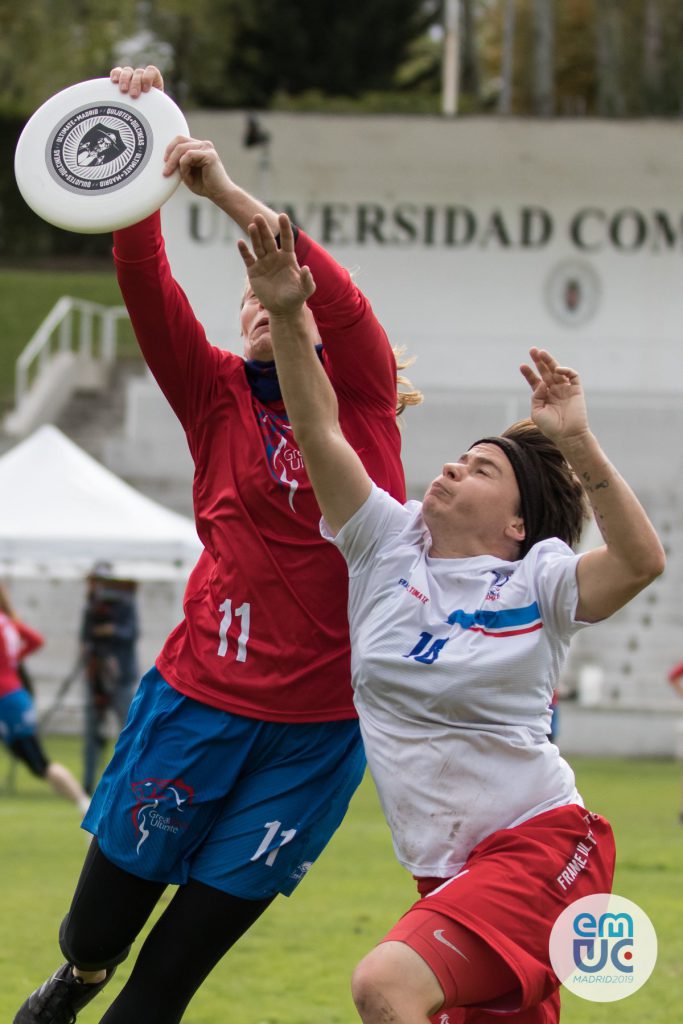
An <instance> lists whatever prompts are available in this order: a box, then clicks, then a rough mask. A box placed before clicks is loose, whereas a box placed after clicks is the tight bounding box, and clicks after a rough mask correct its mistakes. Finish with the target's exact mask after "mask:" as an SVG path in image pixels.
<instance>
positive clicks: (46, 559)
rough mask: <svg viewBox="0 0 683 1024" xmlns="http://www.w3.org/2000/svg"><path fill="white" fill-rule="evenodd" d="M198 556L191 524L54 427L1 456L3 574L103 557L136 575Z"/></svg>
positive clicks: (185, 563)
mask: <svg viewBox="0 0 683 1024" xmlns="http://www.w3.org/2000/svg"><path fill="white" fill-rule="evenodd" d="M200 551H201V544H200V542H199V539H198V538H197V533H196V530H195V527H194V523H193V522H192V521H191V520H190V519H188V518H187V517H185V516H181V515H178V513H176V512H172V511H170V510H169V509H167V508H164V507H163V506H162V505H159V504H158V503H157V502H155V501H152V500H151V499H150V498H147V497H145V496H144V495H143V494H140V493H139V492H138V491H136V490H135V489H134V488H133V487H131V486H129V484H127V483H125V482H124V481H123V480H120V479H119V477H117V476H116V475H115V474H114V473H112V472H110V470H108V469H106V468H105V467H104V466H102V465H100V463H99V462H97V461H96V460H95V459H93V458H91V456H90V455H88V454H87V453H86V452H84V451H83V450H82V449H81V448H79V447H78V445H76V444H74V443H73V442H72V441H70V440H69V439H68V438H67V437H66V436H65V435H64V434H63V433H62V432H61V431H60V430H58V429H57V428H56V427H54V426H51V425H46V426H43V427H40V428H39V429H38V430H36V431H35V433H34V434H32V435H31V436H30V437H28V438H26V440H24V441H22V442H21V443H20V444H17V445H16V446H15V447H14V448H12V449H11V450H10V451H9V452H7V453H6V454H5V455H3V456H2V457H0V569H2V568H6V569H9V568H11V567H12V566H15V567H16V566H17V565H18V564H19V563H34V564H35V563H40V564H42V565H44V566H45V567H49V568H51V569H54V568H55V567H56V565H59V564H61V565H64V566H67V565H69V566H71V567H72V568H76V567H85V566H87V565H89V564H91V563H92V562H93V561H94V560H96V559H107V560H108V561H110V562H112V563H113V565H114V566H115V568H116V570H117V572H119V573H120V572H121V570H122V569H123V566H124V565H125V566H126V574H127V575H132V576H137V577H140V576H149V575H154V574H155V573H153V572H151V571H150V569H151V565H152V564H155V565H157V566H160V563H164V564H165V565H166V566H168V567H169V568H170V567H171V566H175V567H177V568H181V567H183V568H184V569H185V570H187V568H188V567H189V566H190V565H191V564H192V563H193V562H194V561H195V560H196V559H197V557H198V555H199V553H200ZM144 564H146V566H147V568H146V569H145V568H144V567H143V566H144ZM135 566H137V567H138V570H139V571H136V569H135Z"/></svg>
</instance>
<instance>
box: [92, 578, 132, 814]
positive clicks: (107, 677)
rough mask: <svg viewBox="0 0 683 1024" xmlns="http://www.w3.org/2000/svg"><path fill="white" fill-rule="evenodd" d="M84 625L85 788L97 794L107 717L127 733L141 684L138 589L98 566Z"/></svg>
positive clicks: (130, 582)
mask: <svg viewBox="0 0 683 1024" xmlns="http://www.w3.org/2000/svg"><path fill="white" fill-rule="evenodd" d="M86 587H87V592H86V600H85V606H84V608H83V618H82V621H81V633H80V639H81V651H82V656H83V667H84V674H85V722H84V749H83V757H84V764H83V786H84V788H85V790H86V792H88V793H90V794H92V792H93V790H94V789H95V784H96V782H97V779H98V777H99V768H100V761H101V759H102V755H103V753H104V750H105V747H106V742H107V737H106V724H107V713H108V711H110V710H111V711H113V712H114V715H115V717H116V720H117V722H118V725H119V731H120V730H121V729H123V726H124V725H125V723H126V718H127V717H128V709H129V708H130V703H131V701H132V699H133V696H134V694H135V690H136V688H137V684H138V662H137V655H136V643H137V639H138V635H139V628H138V612H137V603H136V596H135V583H133V582H132V581H130V580H120V579H116V577H115V576H114V573H113V570H112V566H111V563H110V562H106V561H100V562H96V563H95V565H94V566H93V569H92V572H91V573H90V575H89V576H88V578H87V580H86Z"/></svg>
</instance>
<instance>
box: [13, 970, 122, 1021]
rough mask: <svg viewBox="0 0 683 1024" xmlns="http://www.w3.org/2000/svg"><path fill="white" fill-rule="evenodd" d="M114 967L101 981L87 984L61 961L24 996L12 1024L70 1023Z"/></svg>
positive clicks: (93, 995)
mask: <svg viewBox="0 0 683 1024" xmlns="http://www.w3.org/2000/svg"><path fill="white" fill-rule="evenodd" d="M115 970H116V968H115V967H112V968H111V969H110V970H108V971H107V976H106V978H105V979H104V981H98V982H97V983H96V984H95V985H87V984H86V983H85V982H83V981H81V980H80V978H77V977H76V976H75V975H74V974H73V972H72V970H71V964H62V966H61V967H60V968H59V969H58V970H56V971H55V973H54V974H53V975H52V977H51V978H48V979H47V981H46V982H44V983H43V984H42V985H41V986H40V988H37V989H36V990H35V992H33V993H32V995H30V996H29V997H28V999H27V1000H26V1002H25V1003H24V1005H23V1006H22V1007H21V1009H20V1010H19V1011H18V1012H17V1015H16V1017H15V1018H14V1021H13V1024H74V1021H75V1020H76V1016H77V1014H78V1012H79V1010H82V1009H83V1007H84V1006H87V1004H88V1003H89V1002H90V1000H91V999H94V998H95V996H96V995H97V993H98V992H101V991H102V989H103V988H104V986H105V985H106V984H107V982H108V981H109V980H110V978H111V977H112V975H113V974H114V971H115Z"/></svg>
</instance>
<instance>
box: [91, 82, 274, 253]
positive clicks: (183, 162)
mask: <svg viewBox="0 0 683 1024" xmlns="http://www.w3.org/2000/svg"><path fill="white" fill-rule="evenodd" d="M109 77H110V78H111V80H112V82H114V84H115V85H118V87H119V89H120V90H121V92H124V93H126V94H127V95H128V96H130V97H131V99H136V98H137V97H138V96H139V95H140V93H143V92H149V91H150V89H160V90H161V91H163V88H164V79H163V76H162V74H161V72H160V71H159V69H158V68H157V67H155V66H154V65H153V64H148V65H147V67H145V68H131V67H124V68H120V67H117V68H112V70H111V72H110V76H109ZM164 161H165V163H164V174H165V175H166V176H168V175H171V174H173V173H174V172H175V171H176V170H178V171H180V177H181V178H182V180H183V182H184V184H185V185H187V187H188V188H189V190H190V191H191V192H193V193H194V194H195V195H197V196H205V197H206V198H207V199H210V200H211V202H212V203H215V205H216V206H218V208H219V209H221V210H223V212H224V213H226V214H227V215H228V217H230V218H231V219H232V220H234V221H235V223H236V224H237V225H238V226H239V227H240V228H241V229H242V231H244V232H245V233H246V231H247V228H248V227H249V224H250V223H251V221H252V220H253V219H254V217H255V216H256V214H257V213H258V214H261V216H263V217H265V219H266V221H267V222H268V224H269V225H270V228H271V230H272V231H273V232H274V233H275V232H277V230H278V227H277V214H276V213H274V212H273V210H271V209H270V207H268V206H266V205H265V203H262V202H260V201H259V200H258V199H255V198H254V196H251V195H249V193H248V192H245V191H244V189H242V188H240V187H239V185H236V184H235V182H234V181H233V180H232V178H230V176H229V175H228V173H227V171H226V170H225V167H224V166H223V164H222V163H221V160H220V157H219V156H218V153H217V152H216V150H215V148H214V145H213V143H212V142H209V141H208V140H200V139H191V138H188V137H187V136H185V135H177V136H176V137H175V138H174V139H173V140H172V141H171V142H169V144H168V146H167V147H166V152H165V153H164Z"/></svg>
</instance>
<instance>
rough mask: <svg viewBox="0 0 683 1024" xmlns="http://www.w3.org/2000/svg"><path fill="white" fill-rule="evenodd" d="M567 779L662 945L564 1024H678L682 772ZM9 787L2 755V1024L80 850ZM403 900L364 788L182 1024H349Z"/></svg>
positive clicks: (46, 937)
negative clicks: (639, 973)
mask: <svg viewBox="0 0 683 1024" xmlns="http://www.w3.org/2000/svg"><path fill="white" fill-rule="evenodd" d="M46 746H47V747H48V750H49V752H50V754H51V756H53V757H54V758H55V759H57V760H62V761H64V762H65V763H67V764H69V765H70V766H71V767H72V768H73V769H74V770H76V771H77V770H78V758H79V749H78V744H77V742H76V741H75V740H72V739H65V738H51V739H48V741H47V743H46ZM574 768H575V770H576V773H577V777H578V781H579V786H580V789H581V791H582V792H583V794H584V797H585V799H586V802H587V804H588V805H589V806H590V807H591V808H592V809H593V810H597V811H600V812H601V813H603V814H606V815H607V816H608V817H609V818H610V820H611V821H612V823H613V826H614V830H615V833H616V836H617V848H618V861H617V863H618V867H617V877H616V883H615V891H616V892H617V893H619V894H620V895H622V896H626V897H628V898H629V899H631V900H634V901H635V902H636V903H638V904H639V905H640V906H641V907H642V908H643V909H644V910H645V911H646V912H647V913H648V914H649V915H650V917H651V919H652V921H653V923H654V925H655V928H656V930H657V933H658V937H659V959H658V962H657V967H656V968H655V972H654V974H653V975H652V977H651V978H650V980H649V981H648V982H647V984H646V985H645V986H644V987H643V988H642V989H641V990H640V991H639V992H637V993H635V994H634V995H633V996H631V997H629V998H627V999H625V1000H622V1001H620V1002H617V1003H612V1004H597V1003H590V1002H586V1001H584V1000H581V999H579V998H577V997H575V996H573V995H572V994H570V993H565V995H564V998H563V1006H564V1010H563V1017H562V1020H563V1024H602V1022H607V1021H609V1022H614V1024H616V1022H618V1024H645V1022H647V1024H675V1022H677V1021H678V1020H679V1019H680V1000H681V995H682V994H683V988H682V984H681V965H682V964H683V928H682V927H681V919H682V916H683V913H682V912H683V827H681V825H680V824H679V823H678V819H677V815H678V806H679V798H680V765H676V764H674V763H671V762H651V761H622V760H619V761H615V760H609V761H602V760H578V759H577V760H575V761H574ZM6 774H7V759H6V758H5V757H4V755H0V788H1V791H0V863H1V864H2V868H3V870H2V876H1V882H0V886H1V888H0V906H1V907H2V916H1V919H0V920H1V923H0V1021H2V1022H3V1024H5V1022H7V1024H9V1022H10V1021H11V1019H12V1016H13V1013H14V1012H15V1010H16V1009H17V1007H18V1006H19V1004H20V1003H21V1002H22V1001H23V999H24V998H25V996H26V995H27V994H28V993H29V992H30V991H31V990H32V989H33V988H34V987H36V985H37V984H38V983H39V982H42V981H43V980H44V978H45V977H46V976H47V975H48V973H49V972H50V971H51V970H52V969H54V967H56V966H57V965H58V963H59V962H60V953H59V950H58V947H57V941H56V934H57V926H58V924H59V921H60V920H61V917H62V916H63V914H64V913H65V911H66V909H67V905H68V901H69V899H70V897H71V893H72V890H73V886H74V883H75V880H76V876H77V874H78V871H79V868H80V864H81V861H82V859H83V856H84V854H85V850H86V840H85V837H84V835H83V833H81V832H80V830H79V829H78V827H77V812H76V811H75V810H74V808H73V807H72V806H71V805H69V804H66V803H64V802H62V801H60V800H58V799H57V798H56V797H53V796H52V795H51V794H50V793H49V792H48V791H47V789H46V787H44V786H43V785H42V784H41V783H39V782H37V781H36V780H34V779H32V778H31V777H30V776H29V774H28V773H27V772H26V771H25V769H24V768H23V767H20V768H19V770H18V772H17V777H16V790H15V791H14V792H11V793H10V792H7V791H6V789H5V787H4V783H5V779H6ZM413 892H414V890H413V883H412V880H411V879H410V877H409V876H408V875H407V873H406V872H404V871H403V869H401V868H400V867H399V866H398V864H397V863H396V862H395V860H394V858H393V854H392V850H391V842H390V839H389V835H388V831H387V828H386V826H385V824H384V821H383V818H382V816H381V813H380V810H379V806H378V803H377V798H376V796H375V793H374V789H373V787H372V785H371V783H370V782H369V780H368V779H366V780H365V782H364V783H363V786H362V787H361V789H360V790H359V793H358V794H357V796H356V797H355V798H354V801H353V803H352V806H351V810H350V812H349V815H348V817H347V819H346V822H345V823H344V825H343V826H342V828H341V829H340V831H339V832H338V833H337V835H336V836H335V837H334V839H333V840H332V843H331V844H330V846H329V848H328V850H327V851H326V852H325V854H324V855H323V856H322V858H321V859H320V861H319V863H318V864H317V865H316V866H315V868H314V869H313V871H312V872H311V874H310V875H309V877H308V878H307V879H306V880H305V881H304V882H303V883H302V885H301V886H300V887H299V889H298V890H297V892H296V893H295V894H294V896H293V897H291V898H290V899H284V898H282V899H280V900H278V901H276V903H275V904H274V905H273V907H272V908H271V909H270V911H269V912H268V913H267V914H266V915H265V916H264V918H263V919H262V920H261V921H259V922H258V923H257V924H256V925H255V927H254V928H253V929H252V931H251V932H250V933H249V934H248V935H247V936H246V937H245V939H243V940H242V942H241V943H240V944H239V945H238V946H237V947H236V948H235V949H234V950H233V951H232V952H231V953H230V954H228V956H227V957H226V958H225V959H224V961H223V962H222V963H221V964H220V965H219V966H218V967H217V969H216V970H215V971H214V973H213V974H212V975H211V976H210V978H209V979H208V981H207V982H206V983H205V985H204V987H203V989H202V990H201V991H200V993H199V994H198V995H197V997H196V998H195V1000H194V1002H193V1003H192V1005H191V1006H190V1008H189V1009H188V1011H187V1013H186V1015H185V1018H184V1021H186V1022H187V1024H353V1022H354V1021H356V1020H357V1018H356V1015H355V1011H354V1008H353V1004H352V1001H351V997H350V995H349V976H350V974H351V970H352V968H353V965H354V964H355V963H356V961H357V960H358V959H359V958H360V957H361V956H362V955H363V953H364V952H365V951H367V950H368V949H369V948H371V946H372V945H373V944H374V943H375V941H376V940H377V939H378V938H380V937H381V935H382V934H383V933H384V931H385V930H386V929H387V928H388V927H389V926H390V925H391V924H392V923H393V922H394V921H395V920H396V918H397V917H398V915H399V914H400V913H401V912H402V911H403V910H404V909H405V908H406V907H407V906H408V905H409V904H410V903H411V902H412V900H413ZM161 909H163V903H162V904H161V905H160V907H159V910H161ZM136 948H137V947H136ZM133 956H134V953H133V955H132V956H131V959H130V960H129V963H130V962H131V961H132V958H133ZM126 976H127V965H125V964H124V965H123V966H122V967H121V968H120V969H119V973H118V974H117V976H116V978H115V979H114V981H112V983H111V987H110V988H109V989H107V993H106V995H103V996H102V1003H100V1004H98V1003H97V1001H96V1002H95V1003H93V1004H92V1006H91V1007H88V1009H87V1010H86V1011H84V1012H83V1013H82V1014H81V1016H80V1017H79V1024H80V1022H83V1024H94V1022H95V1021H97V1020H99V1018H100V1016H101V1015H102V1013H103V1012H104V1006H105V1005H106V1003H107V1002H108V1001H109V999H110V994H111V995H113V994H115V993H116V992H117V991H118V989H119V988H120V986H121V985H122V983H123V981H124V979H125V978H126ZM131 1024H137V1022H131ZM140 1024H142V1022H140Z"/></svg>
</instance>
